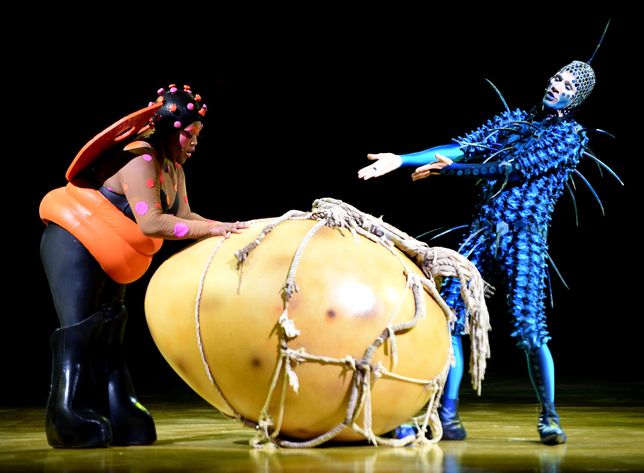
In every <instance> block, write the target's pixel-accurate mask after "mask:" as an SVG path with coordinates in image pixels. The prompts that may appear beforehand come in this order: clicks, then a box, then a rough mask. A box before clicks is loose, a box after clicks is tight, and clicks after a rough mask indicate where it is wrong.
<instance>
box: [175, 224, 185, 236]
mask: <svg viewBox="0 0 644 473" xmlns="http://www.w3.org/2000/svg"><path fill="white" fill-rule="evenodd" d="M174 234H175V236H178V237H179V238H181V237H184V236H186V235H187V234H188V225H186V224H185V223H177V224H176V225H175V226H174Z"/></svg>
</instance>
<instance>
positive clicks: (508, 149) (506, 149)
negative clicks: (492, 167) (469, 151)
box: [483, 146, 516, 164]
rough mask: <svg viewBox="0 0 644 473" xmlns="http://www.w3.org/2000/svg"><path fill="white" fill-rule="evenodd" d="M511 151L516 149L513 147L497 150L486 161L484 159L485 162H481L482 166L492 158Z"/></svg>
mask: <svg viewBox="0 0 644 473" xmlns="http://www.w3.org/2000/svg"><path fill="white" fill-rule="evenodd" d="M512 149H516V148H515V147H514V146H508V147H507V148H503V149H500V150H498V151H495V152H494V153H492V154H491V155H490V156H489V157H488V158H487V159H485V161H483V164H485V163H487V162H489V161H490V160H491V159H492V158H494V157H495V156H496V155H498V154H499V153H502V152H504V151H510V150H512Z"/></svg>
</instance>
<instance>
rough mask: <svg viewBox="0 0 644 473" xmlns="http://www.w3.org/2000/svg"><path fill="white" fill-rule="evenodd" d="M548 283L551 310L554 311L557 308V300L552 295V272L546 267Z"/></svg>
mask: <svg viewBox="0 0 644 473" xmlns="http://www.w3.org/2000/svg"><path fill="white" fill-rule="evenodd" d="M546 282H547V283H548V294H550V308H551V309H554V308H555V299H554V296H553V294H552V284H551V281H550V271H549V270H548V267H547V266H546Z"/></svg>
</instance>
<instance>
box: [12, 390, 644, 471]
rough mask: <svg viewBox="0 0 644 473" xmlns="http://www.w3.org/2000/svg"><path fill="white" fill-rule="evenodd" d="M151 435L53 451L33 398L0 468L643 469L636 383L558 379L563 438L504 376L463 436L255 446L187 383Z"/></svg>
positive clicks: (15, 415)
mask: <svg viewBox="0 0 644 473" xmlns="http://www.w3.org/2000/svg"><path fill="white" fill-rule="evenodd" d="M144 400H145V401H146V405H147V407H148V409H149V410H150V412H151V413H152V414H153V415H154V417H155V420H156V424H157V430H158V437H159V440H158V441H157V443H155V444H154V445H152V446H147V447H127V448H122V447H112V448H104V449H90V450H59V449H53V448H51V447H49V446H48V445H47V441H46V438H45V434H44V428H43V422H44V420H43V419H44V416H43V407H42V406H28V407H24V406H20V407H12V406H4V407H0V471H1V472H15V473H20V472H34V471H39V472H56V473H58V472H70V473H71V472H93V471H97V472H112V473H115V472H119V473H120V472H141V473H152V472H154V473H164V472H171V471H172V472H174V471H179V472H192V471H198V472H233V471H234V472H241V471H251V472H272V471H279V472H339V471H346V472H373V473H377V472H397V473H400V472H416V471H430V472H444V473H469V472H493V471H503V472H523V471H525V472H528V471H530V472H547V473H555V472H569V471H575V472H576V471H595V472H596V471H620V472H635V471H643V470H644V448H643V447H644V383H611V384H609V383H603V384H601V383H596V382H590V381H584V382H575V383H560V384H559V386H558V405H559V413H560V415H561V418H562V422H563V425H564V428H565V429H566V432H567V434H568V436H569V441H568V443H567V444H565V445H560V446H554V447H547V446H544V445H541V444H540V443H539V442H538V436H537V432H536V417H537V408H536V405H535V403H534V402H533V400H532V398H531V393H530V392H529V388H526V386H525V385H523V384H521V385H519V386H517V384H516V383H515V382H513V381H511V380H506V381H503V380H497V381H493V382H492V383H487V384H485V385H484V393H483V396H482V397H480V398H478V397H474V396H465V397H464V398H463V400H462V402H461V404H462V411H461V416H462V418H463V420H464V422H465V425H466V427H467V430H468V435H469V437H468V439H467V440H466V441H464V442H449V441H442V442H440V443H439V444H438V445H437V446H435V447H423V448H412V447H404V448H397V449H396V448H387V447H374V446H349V447H324V448H315V449H277V450H254V449H252V448H251V447H249V444H248V441H249V439H251V438H252V437H253V435H254V432H253V431H252V430H251V429H248V428H245V427H242V426H241V425H240V424H239V423H237V422H236V421H231V420H228V419H225V418H224V417H222V416H221V415H220V414H219V413H218V412H217V411H215V410H214V409H213V408H212V407H210V406H209V405H208V404H207V403H205V402H204V401H203V400H201V398H199V397H197V396H196V395H194V394H192V393H191V392H188V391H181V392H178V393H176V394H174V395H172V396H167V395H164V396H149V397H147V398H146V399H144Z"/></svg>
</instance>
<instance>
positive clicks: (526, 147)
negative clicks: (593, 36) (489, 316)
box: [441, 110, 587, 350]
mask: <svg viewBox="0 0 644 473" xmlns="http://www.w3.org/2000/svg"><path fill="white" fill-rule="evenodd" d="M455 141H456V142H457V143H458V145H459V147H460V149H461V150H462V152H463V154H464V157H463V161H462V163H454V164H452V165H450V166H447V167H446V168H443V170H442V172H441V173H442V174H446V175H465V176H471V177H475V178H479V179H482V180H483V181H482V186H481V198H480V200H479V204H478V206H477V209H476V212H475V217H474V219H473V222H472V224H471V225H470V227H469V231H468V234H467V236H466V238H465V240H464V241H463V244H462V247H461V249H460V252H461V253H462V254H463V255H465V256H466V257H468V258H469V259H470V260H471V261H472V262H473V263H474V264H475V265H476V267H477V268H478V269H479V271H480V272H481V274H482V276H483V278H484V279H487V278H488V277H490V276H491V275H492V274H493V273H494V274H498V275H500V279H501V280H500V281H499V282H500V283H501V284H503V286H504V290H505V293H506V297H507V303H508V308H509V311H510V313H511V314H512V315H513V317H514V331H513V332H512V336H513V337H516V338H517V339H518V340H517V344H518V346H519V347H521V348H524V349H528V350H534V349H537V348H539V347H540V346H541V345H542V344H543V343H546V342H547V341H548V340H549V339H550V337H549V335H548V331H547V329H546V320H545V306H544V302H545V298H546V294H545V289H546V282H547V281H546V277H547V264H548V245H547V234H548V226H549V224H550V220H551V216H552V212H553V210H554V206H555V204H556V202H557V200H558V199H559V197H560V196H561V194H562V193H563V191H564V189H565V184H566V182H567V181H568V179H569V177H570V174H571V172H573V171H574V169H575V167H576V166H577V164H578V162H579V159H580V157H581V153H582V151H583V149H584V148H583V147H584V145H585V144H586V142H587V138H586V136H585V135H583V134H582V133H581V127H580V125H579V124H578V123H576V122H575V121H574V120H571V119H565V118H564V119H561V118H558V117H556V116H553V115H549V116H546V117H544V118H543V119H541V120H538V121H537V120H533V118H532V117H531V115H530V114H528V113H527V112H525V111H522V110H516V111H513V112H505V113H503V114H501V115H497V116H496V117H494V118H493V119H492V120H489V121H488V122H487V123H486V124H484V125H483V126H481V127H480V128H478V129H477V130H475V131H473V132H471V133H468V134H467V135H465V136H464V137H461V138H459V139H457V140H455ZM442 294H443V297H444V299H445V301H446V302H447V304H448V305H449V306H450V307H452V308H453V309H454V311H455V313H456V315H457V322H456V325H455V327H454V330H453V333H454V334H455V335H462V334H464V333H465V332H466V325H467V319H466V314H465V309H464V305H463V302H462V300H461V298H460V287H459V282H458V280H456V279H453V280H448V281H447V282H446V284H445V286H444V288H443V291H442Z"/></svg>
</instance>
